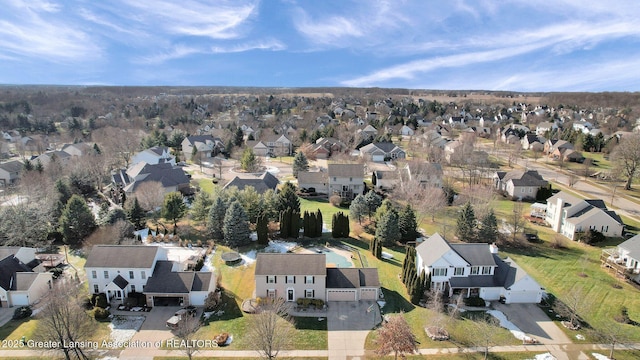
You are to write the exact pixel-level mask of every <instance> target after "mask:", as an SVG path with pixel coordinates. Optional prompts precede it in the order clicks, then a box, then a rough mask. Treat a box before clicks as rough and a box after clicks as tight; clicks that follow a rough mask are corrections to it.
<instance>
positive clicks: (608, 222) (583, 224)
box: [545, 191, 624, 240]
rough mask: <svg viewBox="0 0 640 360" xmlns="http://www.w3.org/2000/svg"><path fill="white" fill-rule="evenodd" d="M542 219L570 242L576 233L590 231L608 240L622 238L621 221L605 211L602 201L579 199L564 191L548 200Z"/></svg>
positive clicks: (615, 215)
mask: <svg viewBox="0 0 640 360" xmlns="http://www.w3.org/2000/svg"><path fill="white" fill-rule="evenodd" d="M545 220H546V221H547V223H549V225H551V228H552V229H553V230H554V231H555V232H557V233H560V234H562V235H564V236H566V237H568V238H569V239H571V240H575V239H576V238H575V236H576V233H580V232H585V231H587V230H589V229H591V230H597V231H599V232H601V233H602V234H603V235H605V236H610V237H616V236H622V231H623V230H624V223H623V222H622V219H620V217H619V216H618V214H616V213H615V211H611V210H608V209H607V205H605V203H604V201H602V200H599V199H593V200H583V199H578V198H576V197H574V196H572V195H570V194H568V193H566V192H563V191H561V192H559V193H557V194H555V195H553V196H552V197H550V198H548V199H547V211H546V217H545Z"/></svg>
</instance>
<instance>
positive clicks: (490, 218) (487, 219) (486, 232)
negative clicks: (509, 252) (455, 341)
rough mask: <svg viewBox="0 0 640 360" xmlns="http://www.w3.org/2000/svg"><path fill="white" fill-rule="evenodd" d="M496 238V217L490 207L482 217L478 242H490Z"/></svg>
mask: <svg viewBox="0 0 640 360" xmlns="http://www.w3.org/2000/svg"><path fill="white" fill-rule="evenodd" d="M497 238H498V219H497V218H496V215H495V214H494V213H493V209H490V210H489V212H488V213H487V215H485V216H484V217H483V218H482V224H481V226H480V230H478V240H479V241H480V242H485V243H492V242H494V241H496V239H497Z"/></svg>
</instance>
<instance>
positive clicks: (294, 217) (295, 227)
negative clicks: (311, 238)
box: [289, 211, 300, 239]
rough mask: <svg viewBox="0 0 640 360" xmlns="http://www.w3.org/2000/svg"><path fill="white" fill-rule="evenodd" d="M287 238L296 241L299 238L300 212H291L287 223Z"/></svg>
mask: <svg viewBox="0 0 640 360" xmlns="http://www.w3.org/2000/svg"><path fill="white" fill-rule="evenodd" d="M289 236H290V237H292V238H294V239H297V238H298V236H300V211H291V220H290V222H289Z"/></svg>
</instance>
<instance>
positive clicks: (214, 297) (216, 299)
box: [204, 291, 260, 311]
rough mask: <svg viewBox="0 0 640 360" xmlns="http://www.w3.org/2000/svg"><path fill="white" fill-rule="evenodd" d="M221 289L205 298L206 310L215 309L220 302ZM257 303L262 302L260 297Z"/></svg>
mask: <svg viewBox="0 0 640 360" xmlns="http://www.w3.org/2000/svg"><path fill="white" fill-rule="evenodd" d="M220 295H221V293H220V291H212V292H210V293H209V294H208V295H207V297H206V299H204V311H213V310H215V309H216V308H217V307H218V305H219V304H220V297H221V296H220ZM256 303H258V304H260V298H257V299H256Z"/></svg>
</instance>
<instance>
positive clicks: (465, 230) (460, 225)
mask: <svg viewBox="0 0 640 360" xmlns="http://www.w3.org/2000/svg"><path fill="white" fill-rule="evenodd" d="M456 235H457V236H458V239H459V240H460V241H464V242H474V241H475V239H476V215H475V212H474V211H473V206H471V203H470V202H467V203H466V204H464V206H463V207H462V209H461V210H460V212H459V213H458V221H457V225H456Z"/></svg>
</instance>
